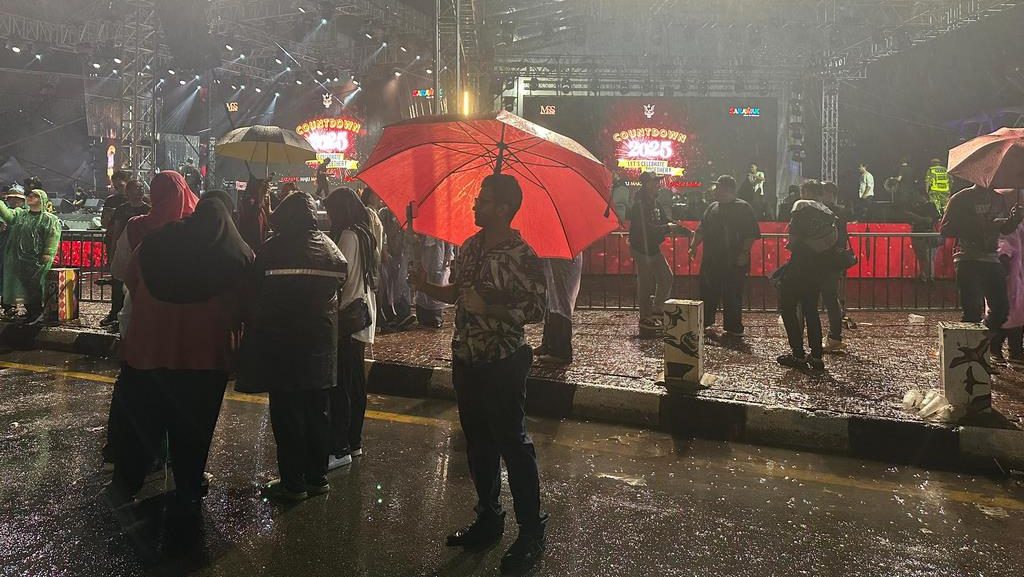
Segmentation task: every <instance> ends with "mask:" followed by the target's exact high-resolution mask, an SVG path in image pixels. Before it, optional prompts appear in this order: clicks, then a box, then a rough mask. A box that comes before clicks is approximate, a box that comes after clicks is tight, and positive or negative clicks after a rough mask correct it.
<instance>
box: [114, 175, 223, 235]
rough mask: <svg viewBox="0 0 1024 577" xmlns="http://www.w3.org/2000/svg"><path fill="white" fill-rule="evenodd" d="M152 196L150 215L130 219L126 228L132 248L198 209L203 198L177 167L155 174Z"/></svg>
mask: <svg viewBox="0 0 1024 577" xmlns="http://www.w3.org/2000/svg"><path fill="white" fill-rule="evenodd" d="M149 198H150V204H151V205H152V207H151V208H150V209H149V214H144V215H142V216H136V217H135V218H133V219H131V220H129V221H128V226H127V228H126V230H127V233H128V243H129V245H131V248H132V250H135V248H136V247H138V246H139V244H140V243H141V242H142V241H143V239H145V238H146V236H148V235H149V234H150V233H152V232H153V231H155V230H157V229H159V228H160V227H162V226H164V225H165V224H168V223H171V222H176V221H179V220H181V219H183V218H185V217H186V216H189V215H190V214H192V213H193V212H195V210H196V203H197V202H198V201H199V199H197V198H196V195H194V194H192V190H191V189H190V188H189V187H188V183H186V182H185V177H183V176H182V175H180V174H178V173H177V172H174V171H173V170H165V171H163V172H160V173H157V175H156V176H154V177H153V180H152V182H150V183H149ZM229 202H230V201H229Z"/></svg>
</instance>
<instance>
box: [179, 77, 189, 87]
mask: <svg viewBox="0 0 1024 577" xmlns="http://www.w3.org/2000/svg"><path fill="white" fill-rule="evenodd" d="M178 84H180V85H182V86H185V85H186V84H188V83H187V82H185V79H184V78H182V79H181V80H179V81H178Z"/></svg>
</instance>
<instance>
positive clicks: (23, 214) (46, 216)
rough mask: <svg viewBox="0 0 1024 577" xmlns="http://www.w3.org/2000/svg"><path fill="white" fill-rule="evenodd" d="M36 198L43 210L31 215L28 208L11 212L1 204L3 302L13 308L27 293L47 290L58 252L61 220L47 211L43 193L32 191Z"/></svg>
mask: <svg viewBox="0 0 1024 577" xmlns="http://www.w3.org/2000/svg"><path fill="white" fill-rule="evenodd" d="M32 192H34V193H35V194H37V195H38V196H39V202H40V205H41V206H42V210H40V211H38V212H32V211H31V210H29V208H28V207H27V206H25V207H22V208H18V209H13V210H12V209H10V208H8V207H7V205H6V204H4V203H3V201H0V204H2V206H0V221H3V222H4V223H6V224H7V226H8V232H7V243H6V245H5V247H4V250H3V253H2V254H0V259H2V260H4V266H3V268H2V271H3V274H4V279H3V282H2V283H0V286H3V301H4V302H5V303H7V304H14V303H15V302H16V301H17V300H18V299H24V298H27V295H28V294H29V293H36V294H41V293H42V292H43V290H44V288H45V287H46V276H47V274H48V273H49V271H50V267H51V266H53V260H54V259H55V258H56V256H57V251H58V249H59V248H60V233H61V224H60V219H59V218H57V217H56V216H55V215H54V214H51V213H50V212H49V211H48V210H47V208H48V206H49V204H50V201H49V199H48V197H47V196H46V192H44V191H42V190H39V189H36V190H33V191H32Z"/></svg>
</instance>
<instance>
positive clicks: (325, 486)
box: [306, 479, 331, 497]
mask: <svg viewBox="0 0 1024 577" xmlns="http://www.w3.org/2000/svg"><path fill="white" fill-rule="evenodd" d="M330 492H331V484H330V483H329V482H327V480H326V479H325V480H324V482H323V483H319V484H315V485H310V484H308V483H307V484H306V494H307V495H309V496H310V497H316V496H317V495H325V494H327V493H330Z"/></svg>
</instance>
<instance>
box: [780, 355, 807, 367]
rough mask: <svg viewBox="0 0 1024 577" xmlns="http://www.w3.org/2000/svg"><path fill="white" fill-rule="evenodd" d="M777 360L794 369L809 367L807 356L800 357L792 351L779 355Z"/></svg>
mask: <svg viewBox="0 0 1024 577" xmlns="http://www.w3.org/2000/svg"><path fill="white" fill-rule="evenodd" d="M775 362H777V363H779V364H780V365H782V366H784V367H789V368H792V369H803V368H806V367H807V357H798V356H796V355H794V354H792V353H790V354H788V355H781V356H779V357H777V358H776V359H775Z"/></svg>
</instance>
